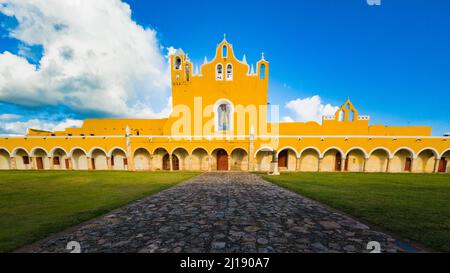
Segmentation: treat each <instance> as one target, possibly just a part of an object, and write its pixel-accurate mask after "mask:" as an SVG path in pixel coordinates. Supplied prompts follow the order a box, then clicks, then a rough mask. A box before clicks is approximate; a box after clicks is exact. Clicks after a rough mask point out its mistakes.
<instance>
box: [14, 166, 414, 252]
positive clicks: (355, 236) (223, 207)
mask: <svg viewBox="0 0 450 273" xmlns="http://www.w3.org/2000/svg"><path fill="white" fill-rule="evenodd" d="M70 241H78V242H79V243H80V244H81V250H82V252H115V253H117V252H120V253H122V252H132V253H135V252H140V253H153V252H158V253H161V252H170V253H179V252H183V253H185V252H189V253H205V252H212V253H215V252H226V253H236V252H238V253H240V252H245V253H247V252H250V253H256V252H259V253H278V252H281V253H287V252H294V253H298V252H368V250H367V249H366V248H367V243H368V242H370V241H377V242H379V243H380V244H381V251H382V252H415V251H420V250H418V249H416V248H414V247H412V246H410V245H409V244H406V243H405V242H402V241H399V240H397V239H395V238H393V237H391V236H389V235H387V234H384V233H382V232H378V231H376V230H373V229H371V228H369V227H368V226H366V225H364V224H362V223H360V222H357V221H355V220H352V219H350V218H349V217H347V216H345V215H343V214H341V213H338V212H336V211H334V210H331V209H328V208H326V207H324V206H323V205H321V204H319V203H316V202H314V201H311V200H309V199H306V198H303V197H301V196H299V195H297V194H295V193H292V192H289V191H287V190H285V189H282V188H280V187H278V186H276V185H273V184H271V183H268V182H266V181H264V180H263V179H262V178H260V177H259V176H258V175H255V174H250V173H206V174H202V175H200V176H198V177H195V178H193V179H191V180H189V181H188V182H186V183H183V184H180V185H178V186H175V187H173V188H171V189H168V190H166V191H163V192H160V193H158V194H156V195H153V196H150V197H147V198H144V199H142V200H139V201H137V202H135V203H133V204H131V205H129V206H126V207H124V208H122V209H119V210H116V211H114V212H111V213H110V214H108V215H106V216H103V217H100V218H98V219H95V220H93V221H90V222H88V223H85V224H83V225H80V226H78V227H75V228H73V229H71V230H68V231H66V232H63V233H60V234H56V235H55V236H52V237H50V238H48V239H46V240H43V241H41V242H38V243H36V244H34V245H32V246H29V247H27V248H24V249H22V250H20V252H68V250H66V245H67V243H68V242H70Z"/></svg>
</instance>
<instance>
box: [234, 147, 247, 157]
mask: <svg viewBox="0 0 450 273" xmlns="http://www.w3.org/2000/svg"><path fill="white" fill-rule="evenodd" d="M236 150H243V151H244V152H246V153H247V155H248V151H247V149H245V148H244V147H236V148H234V149H233V150H231V152H230V155H231V154H233V152H234V151H236Z"/></svg>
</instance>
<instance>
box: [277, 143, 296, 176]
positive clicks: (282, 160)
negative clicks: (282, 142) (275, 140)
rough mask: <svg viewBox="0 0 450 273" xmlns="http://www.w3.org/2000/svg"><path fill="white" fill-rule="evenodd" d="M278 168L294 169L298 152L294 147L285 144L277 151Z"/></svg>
mask: <svg viewBox="0 0 450 273" xmlns="http://www.w3.org/2000/svg"><path fill="white" fill-rule="evenodd" d="M277 157H278V168H279V169H280V171H295V170H296V168H297V158H298V154H297V151H296V150H295V148H293V147H290V146H287V147H283V148H282V149H280V150H279V151H278V153H277Z"/></svg>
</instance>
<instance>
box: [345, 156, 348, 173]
mask: <svg viewBox="0 0 450 273" xmlns="http://www.w3.org/2000/svg"><path fill="white" fill-rule="evenodd" d="M344 171H346V172H348V156H347V157H346V158H345V165H344Z"/></svg>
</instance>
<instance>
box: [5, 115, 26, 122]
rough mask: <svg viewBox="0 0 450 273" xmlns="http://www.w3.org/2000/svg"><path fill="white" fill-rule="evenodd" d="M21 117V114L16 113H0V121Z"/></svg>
mask: <svg viewBox="0 0 450 273" xmlns="http://www.w3.org/2000/svg"><path fill="white" fill-rule="evenodd" d="M21 117H22V116H21V115H16V114H0V121H1V120H13V119H19V118H21Z"/></svg>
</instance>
